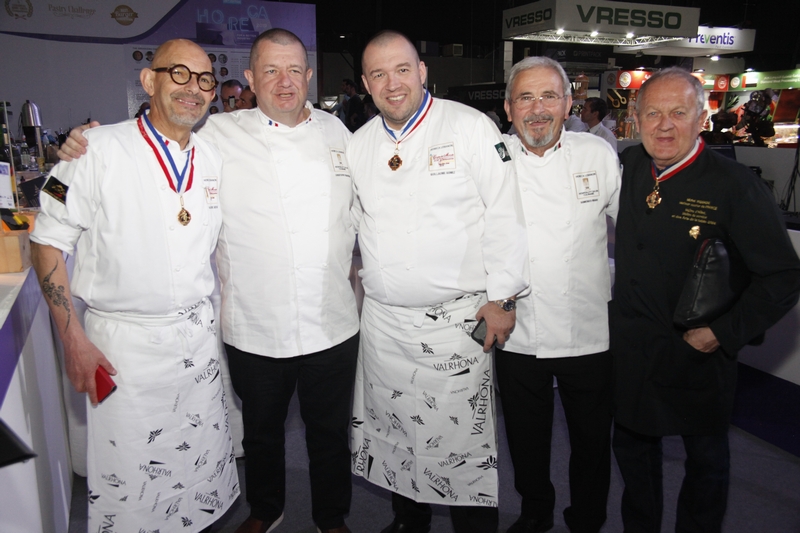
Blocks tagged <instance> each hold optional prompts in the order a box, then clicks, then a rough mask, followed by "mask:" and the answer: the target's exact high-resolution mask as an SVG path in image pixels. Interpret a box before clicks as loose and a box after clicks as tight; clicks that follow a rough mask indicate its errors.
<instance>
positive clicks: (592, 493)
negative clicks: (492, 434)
mask: <svg viewBox="0 0 800 533" xmlns="http://www.w3.org/2000/svg"><path fill="white" fill-rule="evenodd" d="M571 106H572V98H571V96H570V84H569V78H567V75H566V73H565V72H564V69H563V68H562V67H561V66H560V65H559V64H558V63H556V62H555V61H553V60H552V59H548V58H546V57H528V58H526V59H524V60H522V61H520V62H519V63H517V64H516V65H514V67H513V68H512V69H511V73H510V76H509V80H508V90H507V91H506V102H505V109H506V113H507V114H508V117H509V120H511V121H512V122H513V123H514V125H515V126H516V128H517V132H518V133H517V136H515V137H507V142H508V146H509V149H510V151H511V157H512V159H513V161H514V166H515V167H516V170H517V180H518V182H519V187H520V196H521V199H522V207H523V210H524V212H525V220H526V222H527V226H526V227H527V230H528V231H527V241H526V242H527V244H528V250H529V252H528V253H529V258H530V284H531V293H530V295H527V296H523V297H520V298H518V299H517V324H516V327H515V329H514V332H513V333H512V334H511V337H510V338H509V340H508V341H507V342H506V343H505V345H503V346H502V347H498V348H497V350H496V352H495V367H496V369H497V381H498V386H499V388H500V397H501V399H502V406H503V415H504V417H505V426H506V435H507V437H508V445H509V449H510V452H511V461H512V463H513V465H514V487H515V488H516V489H517V492H519V494H520V496H522V511H521V513H520V516H519V519H518V520H517V521H516V522H515V523H514V525H512V526H511V527H510V528H509V529H508V532H509V533H540V532H544V531H548V530H549V529H551V528H552V527H553V511H554V508H555V503H556V501H555V489H554V487H553V483H552V481H551V480H550V449H551V437H552V427H553V408H554V394H553V379H554V378H555V379H557V380H558V394H559V396H560V397H561V403H562V405H563V408H564V413H565V415H566V420H567V428H568V430H569V441H570V460H569V487H570V504H569V507H567V508H566V509H565V510H564V520H565V522H566V523H567V526H568V527H569V530H570V531H572V532H573V533H597V532H598V531H599V530H600V528H601V526H602V525H603V523H604V522H605V520H606V501H607V498H608V489H609V483H610V475H611V354H610V353H609V351H608V301H609V300H610V299H611V278H610V272H609V265H608V247H607V240H608V239H607V231H608V229H607V225H606V219H607V218H610V219H612V220H613V219H615V218H616V216H617V207H618V196H619V186H620V170H619V161H618V160H617V154H616V152H614V151H613V150H611V148H610V147H609V146H608V144H607V143H606V142H604V141H602V140H600V139H597V138H595V137H592V136H591V135H588V134H586V133H574V132H569V131H566V130H565V129H564V128H563V124H564V120H565V119H566V117H567V116H568V114H569V109H570V107H571Z"/></svg>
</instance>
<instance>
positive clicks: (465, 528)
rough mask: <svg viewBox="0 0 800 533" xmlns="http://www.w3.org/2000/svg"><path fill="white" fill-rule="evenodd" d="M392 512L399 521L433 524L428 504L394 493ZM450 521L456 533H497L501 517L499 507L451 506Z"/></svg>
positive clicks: (414, 525)
mask: <svg viewBox="0 0 800 533" xmlns="http://www.w3.org/2000/svg"><path fill="white" fill-rule="evenodd" d="M392 510H393V511H394V513H395V515H396V519H397V521H399V522H401V523H403V524H406V525H409V526H412V527H421V526H426V525H428V524H430V523H431V516H432V515H433V511H432V510H431V506H430V504H428V503H418V502H415V501H414V500H412V499H410V498H406V497H405V496H401V495H399V494H397V493H396V492H393V493H392ZM450 519H451V520H452V521H453V531H455V533H496V532H497V525H498V523H499V520H500V515H499V513H498V511H497V507H483V506H480V507H479V506H460V505H451V506H450Z"/></svg>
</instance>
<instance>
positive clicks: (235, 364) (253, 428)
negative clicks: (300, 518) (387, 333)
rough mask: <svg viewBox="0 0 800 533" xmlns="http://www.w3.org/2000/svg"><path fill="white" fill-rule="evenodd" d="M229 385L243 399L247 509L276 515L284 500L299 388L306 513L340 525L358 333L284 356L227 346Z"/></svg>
mask: <svg viewBox="0 0 800 533" xmlns="http://www.w3.org/2000/svg"><path fill="white" fill-rule="evenodd" d="M225 351H226V352H227V354H228V363H229V366H230V370H231V382H232V383H233V389H234V390H235V391H236V394H238V395H239V398H241V400H242V422H243V425H244V439H243V440H242V446H243V447H244V452H245V466H244V471H245V487H246V492H247V501H248V503H249V504H250V514H251V516H253V517H254V518H257V519H259V520H265V521H272V520H275V519H277V518H278V517H279V516H280V515H281V513H282V512H283V508H284V503H285V500H286V487H285V485H286V460H285V449H284V443H285V430H284V423H285V422H286V414H287V411H288V408H289V402H290V400H291V398H292V394H293V393H294V390H295V387H297V397H298V399H299V401H300V415H301V416H302V418H303V422H304V423H305V426H306V446H307V448H308V459H309V468H308V471H309V475H310V478H311V515H312V518H313V520H314V523H315V524H317V526H318V527H319V528H321V529H333V528H337V527H340V526H342V525H343V524H344V516H345V515H346V514H347V513H348V512H349V511H350V497H351V494H352V485H351V479H350V446H349V444H350V443H349V438H348V429H349V426H350V417H351V401H350V400H351V395H352V392H353V383H354V380H355V369H356V359H357V357H358V335H356V336H354V337H352V338H350V339H348V340H347V341H345V342H343V343H342V344H339V345H337V346H334V347H332V348H329V349H327V350H324V351H321V352H317V353H314V354H309V355H301V356H297V357H290V358H286V359H277V358H272V357H263V356H260V355H255V354H251V353H247V352H243V351H241V350H238V349H237V348H235V347H233V346H230V345H227V344H226V345H225Z"/></svg>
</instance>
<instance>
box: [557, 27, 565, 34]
mask: <svg viewBox="0 0 800 533" xmlns="http://www.w3.org/2000/svg"><path fill="white" fill-rule="evenodd" d="M562 33H564V28H558V30H556V35H561V34H562Z"/></svg>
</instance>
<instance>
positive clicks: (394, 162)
mask: <svg viewBox="0 0 800 533" xmlns="http://www.w3.org/2000/svg"><path fill="white" fill-rule="evenodd" d="M401 166H403V160H402V159H400V156H399V155H397V154H394V155H393V156H392V158H391V159H390V160H389V168H391V169H392V172H394V171H395V170H397V169H398V168H400V167H401Z"/></svg>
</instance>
